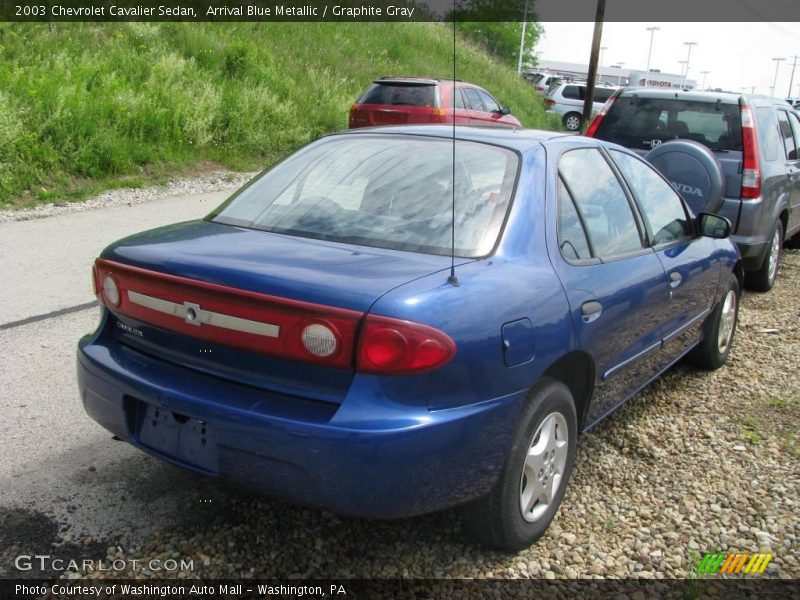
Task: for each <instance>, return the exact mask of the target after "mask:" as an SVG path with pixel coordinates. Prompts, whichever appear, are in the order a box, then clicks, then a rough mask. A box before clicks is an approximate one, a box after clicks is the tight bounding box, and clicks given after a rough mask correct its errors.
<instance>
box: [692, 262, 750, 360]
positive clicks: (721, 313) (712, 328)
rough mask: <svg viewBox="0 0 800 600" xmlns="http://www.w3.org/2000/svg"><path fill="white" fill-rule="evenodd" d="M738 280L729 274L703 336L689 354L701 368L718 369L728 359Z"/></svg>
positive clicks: (736, 303)
mask: <svg viewBox="0 0 800 600" xmlns="http://www.w3.org/2000/svg"><path fill="white" fill-rule="evenodd" d="M739 296H740V293H739V282H738V281H737V279H736V278H735V277H734V276H733V275H731V281H730V282H729V283H728V286H727V287H726V288H725V292H724V293H723V295H722V299H721V300H720V301H719V304H717V306H716V308H715V309H714V312H713V313H712V315H711V318H710V319H709V320H708V321H707V324H706V331H705V337H704V338H703V341H702V342H700V344H699V345H698V346H697V348H695V349H694V351H693V352H692V354H691V355H690V358H691V361H692V362H693V363H694V364H695V365H696V366H698V367H700V368H701V369H708V370H714V369H719V368H720V367H721V366H722V365H724V364H725V362H726V361H727V360H728V355H729V354H730V352H731V346H732V345H733V336H734V334H735V333H736V324H737V323H738V322H739Z"/></svg>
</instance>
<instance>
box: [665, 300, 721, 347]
mask: <svg viewBox="0 0 800 600" xmlns="http://www.w3.org/2000/svg"><path fill="white" fill-rule="evenodd" d="M710 312H711V309H710V308H706V309H704V310H703V312H701V313H700V314H699V315H697V316H696V317H694V318H693V319H691V320H690V321H689V322H688V323H684V324H683V325H681V326H680V327H678V328H677V329H676V330H675V331H673V332H672V333H670V334H668V335H665V336H664V338H663V339H662V341H663V342H664V344H667V343H669V342H671V341H672V340H673V338H676V337H678V336H679V335H681V334H682V333H683V332H684V331H686V330H687V329H689V328H690V327H691V326H692V325H694V324H695V323H697V321H699V320H700V319H705V318H706V317H707V316H708V313H710Z"/></svg>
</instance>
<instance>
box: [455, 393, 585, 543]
mask: <svg viewBox="0 0 800 600" xmlns="http://www.w3.org/2000/svg"><path fill="white" fill-rule="evenodd" d="M555 414H558V415H560V416H561V418H562V419H563V423H562V424H561V425H559V424H558V423H559V419H558V417H554V416H553V415H555ZM546 420H549V421H548V422H549V423H551V424H555V430H556V431H560V434H561V435H563V434H564V433H566V440H562V441H566V461H565V464H564V466H563V471H562V472H561V473H560V474H559V473H558V469H557V468H555V469H554V471H553V474H552V475H551V477H552V480H551V479H548V478H547V473H544V475H545V477H544V481H555V477H553V476H554V475H560V479H559V482H558V483H557V488H556V489H555V492H554V493H553V495H552V499H551V501H550V502H549V504H545V503H538V502H537V503H536V505H538V509H540V510H542V511H543V512H542V513H541V515H539V516H538V517H537V518H536V520H534V521H532V522H531V521H529V520H526V519H525V518H524V517H523V508H522V506H521V502H522V498H523V495H522V492H523V489H524V488H525V487H527V479H525V478H524V477H523V472H524V471H525V469H524V464H525V459H526V456H527V454H528V450H529V449H530V448H531V447H532V443H533V442H534V434H535V433H538V430H539V427H540V426H541V425H543V423H544V422H545V421H546ZM564 425H565V429H566V432H564V431H563V430H562V429H563V426H564ZM540 435H541V434H540ZM536 439H537V440H538V439H539V436H537V438H536ZM576 445H577V418H576V415H575V402H574V400H573V398H572V394H571V393H570V391H569V388H567V386H565V385H564V384H563V383H561V382H560V381H556V380H554V379H550V378H544V379H542V381H541V382H540V383H539V384H538V385H537V386H536V387H535V388H534V389H533V390H531V393H530V394H529V396H528V399H527V401H526V403H525V406H524V407H523V409H522V412H521V414H520V417H519V424H518V425H517V430H516V432H515V434H514V439H513V441H512V444H511V449H510V450H509V453H508V456H507V457H506V463H505V465H504V467H503V471H502V472H501V474H500V478H499V479H498V481H497V483H496V485H495V486H494V489H493V490H492V491H491V492H490V493H489V494H488V495H487V496H484V497H483V498H481V499H479V500H477V501H475V502H473V503H471V504H470V505H468V506H466V507H465V508H464V510H463V513H462V523H463V529H464V531H465V533H467V534H468V535H469V536H470V537H471V538H473V539H475V540H477V541H479V542H482V543H484V544H487V545H489V546H494V547H495V548H499V549H501V550H505V551H509V552H517V551H519V550H522V549H524V548H527V547H528V546H530V545H531V544H532V543H534V542H535V541H536V540H537V539H539V537H541V535H542V534H543V533H544V532H545V530H546V529H547V527H548V525H549V524H550V521H552V520H553V517H554V516H555V514H556V512H557V511H558V507H559V505H560V504H561V500H562V499H563V497H564V491H565V490H566V488H567V484H568V483H569V477H570V475H571V474H572V467H573V464H574V462H575V447H576ZM546 454H547V453H546ZM549 460H550V463H549V464H550V465H551V466H552V465H555V464H556V463H557V462H558V458H557V457H556V458H555V459H554V458H553V457H552V456H551V457H550V459H549ZM537 464H540V465H544V464H545V463H543V462H540V463H537ZM544 470H545V469H541V470H540V471H539V482H540V484H541V482H542V481H543V479H542V478H541V475H542V472H543V471H544ZM528 472H529V471H528ZM523 482H525V483H526V486H523ZM536 505H534V506H535V507H536Z"/></svg>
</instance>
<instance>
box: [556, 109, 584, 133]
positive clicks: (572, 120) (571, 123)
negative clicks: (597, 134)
mask: <svg viewBox="0 0 800 600" xmlns="http://www.w3.org/2000/svg"><path fill="white" fill-rule="evenodd" d="M561 122H562V123H563V124H564V127H565V128H566V129H567V131H580V130H581V127H583V115H580V114H578V113H576V112H569V113H567V114H565V115H564V116H563V117H562V119H561Z"/></svg>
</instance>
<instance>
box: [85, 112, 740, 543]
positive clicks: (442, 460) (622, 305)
mask: <svg viewBox="0 0 800 600" xmlns="http://www.w3.org/2000/svg"><path fill="white" fill-rule="evenodd" d="M452 135H455V141H454V140H453V139H451V137H450V136H452ZM453 202H455V210H454V211H453ZM453 214H455V219H454V220H453ZM728 232H729V224H728V223H727V221H725V220H724V219H722V218H720V217H716V216H714V215H713V214H700V215H693V214H692V213H691V211H690V210H689V209H688V208H687V206H686V204H685V203H684V202H683V200H682V199H681V198H680V197H679V195H678V194H677V193H676V192H675V191H674V189H673V187H671V186H670V184H669V183H667V181H666V179H664V178H663V177H662V176H661V175H660V174H659V173H658V172H657V171H655V170H654V169H653V168H652V167H651V166H650V165H649V164H648V163H647V162H645V161H643V160H642V159H640V158H639V157H637V156H636V155H635V154H633V153H631V152H629V151H627V150H625V149H623V148H621V147H619V146H615V145H612V144H608V143H604V142H600V141H598V140H592V139H587V138H582V137H572V136H556V135H555V134H552V133H547V132H537V131H524V130H485V129H477V128H458V129H457V130H456V132H455V134H454V133H453V130H452V129H451V128H450V127H447V126H444V127H442V126H419V127H405V128H402V127H398V128H382V129H381V130H364V129H362V130H358V131H356V132H350V133H345V134H337V135H331V136H329V137H326V138H324V139H321V140H319V141H316V142H314V143H312V144H309V145H308V146H306V147H304V148H302V149H301V150H300V151H298V152H297V153H295V154H293V155H292V156H290V157H288V158H287V159H286V160H284V161H283V162H281V163H280V164H278V165H277V166H275V167H274V168H272V169H271V170H269V171H267V172H265V173H264V174H262V175H261V176H259V177H257V178H256V179H255V180H254V181H252V182H251V183H250V184H248V185H247V186H246V187H244V188H243V189H242V190H240V191H239V192H237V193H236V194H234V195H233V196H232V197H231V198H230V199H229V200H228V201H226V202H225V203H224V204H223V205H222V206H221V207H219V208H218V209H217V210H215V211H214V212H213V213H212V214H211V215H209V216H208V217H207V218H205V219H203V220H198V221H190V222H187V223H181V224H177V225H170V226H167V227H162V228H160V229H156V230H153V231H147V232H144V233H141V234H138V235H134V236H131V237H128V238H125V239H123V240H120V241H118V242H116V243H114V244H112V245H110V246H109V247H108V248H107V249H106V250H105V251H104V252H103V253H102V256H101V257H100V258H99V259H98V260H97V262H96V264H95V271H94V280H95V289H96V293H97V296H98V298H99V299H100V301H101V303H102V304H103V306H104V309H103V317H102V320H101V323H100V325H99V327H98V329H97V330H96V331H95V332H94V333H92V334H90V335H87V336H85V337H84V338H83V339H82V340H81V341H80V344H79V350H78V375H79V385H80V391H81V396H82V399H83V403H84V406H85V408H86V410H87V412H88V413H89V414H90V415H91V416H92V418H94V419H95V420H96V421H97V422H98V423H100V424H101V425H103V426H104V427H106V428H107V429H109V430H110V431H111V432H113V433H114V434H115V435H117V436H119V437H120V438H122V439H124V440H127V441H129V442H130V443H131V444H133V445H135V446H137V447H138V448H141V449H142V450H144V451H146V452H149V453H151V454H153V455H155V456H157V457H159V458H161V459H163V460H165V461H168V462H171V463H173V464H176V465H179V466H181V467H185V468H187V469H192V470H194V471H197V472H200V473H206V474H209V475H216V476H221V477H224V478H227V479H229V480H233V481H235V482H238V483H241V484H245V485H246V486H248V487H250V488H253V489H255V490H258V491H261V492H263V493H265V494H269V495H272V496H280V497H283V498H288V499H290V500H293V501H297V502H301V503H305V504H309V505H314V506H320V507H325V508H327V509H330V510H333V511H336V512H340V513H345V514H351V515H359V516H366V517H402V516H409V515H416V514H420V513H425V512H430V511H435V510H438V509H443V508H446V507H451V506H456V505H462V506H463V508H464V509H465V511H464V515H465V516H464V524H465V528H467V529H468V530H470V531H472V532H473V533H474V534H476V535H477V536H478V538H479V539H481V540H483V541H485V542H487V543H490V544H493V545H495V546H498V547H501V548H506V549H519V548H522V547H525V546H526V545H528V544H530V543H532V542H533V541H534V540H536V539H537V538H538V537H539V536H540V535H541V534H542V533H543V532H544V530H545V529H546V527H547V525H548V524H549V522H550V521H551V520H552V518H553V516H554V514H555V512H556V510H557V508H558V505H559V503H560V502H561V499H562V497H563V495H564V490H565V487H566V485H567V481H568V479H569V476H570V472H571V471H572V467H573V462H574V457H575V447H576V441H577V437H578V433H579V432H580V431H583V430H586V429H588V428H590V427H592V426H594V425H595V424H596V423H597V422H598V421H599V420H600V419H602V418H603V417H604V416H605V415H607V414H608V413H609V412H611V411H612V410H614V409H615V408H616V407H618V406H619V405H620V404H621V403H622V402H624V401H625V400H627V399H628V398H630V397H631V396H632V395H633V394H635V393H636V392H637V391H639V390H640V389H641V388H642V387H643V386H644V385H646V384H647V383H648V382H650V381H652V380H653V379H654V378H655V377H657V376H658V375H659V374H660V373H662V372H663V371H664V370H665V369H667V368H668V367H669V366H670V365H672V364H673V363H675V362H676V361H678V360H679V359H681V358H682V357H684V356H685V355H690V356H691V357H692V358H693V360H694V361H696V362H697V363H698V364H699V365H701V366H702V367H705V368H716V367H720V366H721V365H722V364H723V363H724V362H725V360H726V358H727V356H728V353H729V351H730V348H731V342H732V339H733V334H734V329H735V325H736V318H737V308H738V299H739V289H740V284H741V277H742V268H741V261H740V258H739V255H738V253H737V251H736V249H735V247H734V246H733V245H732V244H731V243H730V242H729V241H728V240H727V239H725V238H726V237H727V235H728ZM451 247H453V248H454V257H455V258H454V265H455V266H454V269H453V271H454V274H455V278H452V277H450V272H451Z"/></svg>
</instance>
